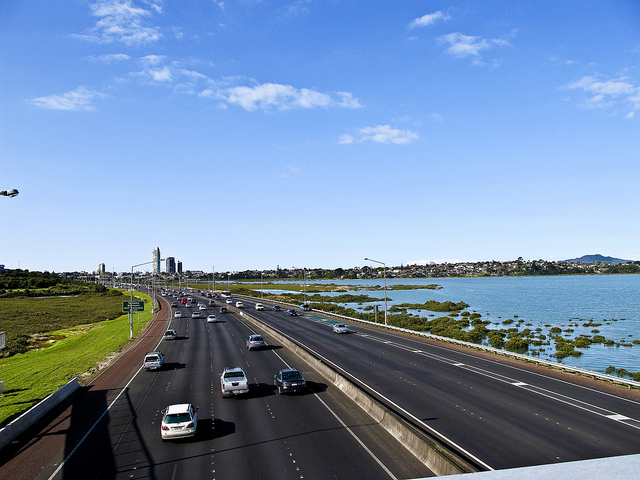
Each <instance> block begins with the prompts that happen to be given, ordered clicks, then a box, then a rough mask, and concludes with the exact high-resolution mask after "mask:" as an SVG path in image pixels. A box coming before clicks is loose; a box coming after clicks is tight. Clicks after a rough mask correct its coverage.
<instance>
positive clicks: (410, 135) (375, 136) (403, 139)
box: [338, 125, 419, 145]
mask: <svg viewBox="0 0 640 480" xmlns="http://www.w3.org/2000/svg"><path fill="white" fill-rule="evenodd" d="M356 131H357V132H358V135H356V136H353V135H349V134H345V135H342V136H340V138H339V140H338V143H339V144H340V145H349V144H352V143H356V142H357V143H362V142H374V143H394V144H396V145H406V144H408V143H411V142H413V141H415V140H418V139H419V137H418V134H417V133H415V132H412V131H411V130H400V129H398V128H392V127H391V125H377V126H375V127H363V128H359V129H357V130H356Z"/></svg>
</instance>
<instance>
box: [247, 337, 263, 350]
mask: <svg viewBox="0 0 640 480" xmlns="http://www.w3.org/2000/svg"><path fill="white" fill-rule="evenodd" d="M246 345H247V350H258V349H260V348H264V347H265V346H266V344H265V343H264V339H263V338H262V335H249V338H247V341H246Z"/></svg>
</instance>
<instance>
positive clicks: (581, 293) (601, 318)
mask: <svg viewBox="0 0 640 480" xmlns="http://www.w3.org/2000/svg"><path fill="white" fill-rule="evenodd" d="M308 283H311V282H308ZM313 283H325V282H319V281H314V282H313ZM326 283H335V284H341V285H358V286H364V287H366V286H375V285H379V286H381V287H382V285H383V281H382V280H381V279H376V280H329V281H327V282H326ZM429 284H437V285H440V286H442V287H443V288H442V289H440V290H387V296H388V307H391V306H392V305H394V304H397V303H424V302H426V301H427V300H437V301H439V302H444V301H446V300H450V301H452V302H460V301H462V302H465V303H467V304H469V308H468V309H467V310H468V311H470V312H478V313H480V314H481V315H482V319H483V320H488V321H490V322H492V324H491V325H489V328H492V329H500V328H504V329H506V328H511V327H516V326H517V327H518V328H519V330H523V329H525V328H529V329H531V330H535V329H536V328H541V329H542V331H541V332H539V333H542V334H544V335H548V334H549V329H550V328H552V327H560V328H561V329H562V330H563V336H565V337H566V338H575V337H577V336H579V335H580V334H586V335H589V336H593V335H594V334H596V333H595V332H593V330H598V331H599V332H598V333H597V334H598V335H603V336H604V337H606V338H607V339H610V340H614V341H615V342H617V343H619V342H621V341H623V343H626V344H631V342H632V341H633V340H640V275H602V276H599V275H588V276H551V277H481V278H425V279H409V278H405V279H388V280H387V286H391V285H429ZM341 293H345V292H341ZM347 293H358V294H363V293H364V294H368V295H370V296H372V297H376V298H382V299H383V298H384V292H383V291H382V290H371V291H368V290H366V289H365V290H364V291H363V290H357V291H351V292H347ZM374 304H378V305H380V308H381V310H382V309H383V308H384V300H381V301H379V302H374V303H365V304H361V305H356V304H349V305H345V306H348V307H351V308H356V309H362V308H364V307H366V306H367V305H374ZM413 313H416V312H413ZM433 313H434V312H429V311H427V310H422V311H420V312H419V314H420V315H422V316H426V317H429V316H430V315H431V314H433ZM435 315H437V316H440V315H444V314H442V313H435ZM508 319H513V320H514V322H513V323H512V324H510V325H504V324H503V323H502V322H504V321H505V320H508ZM520 320H523V321H524V322H523V323H520V324H518V322H519V321H520ZM589 321H592V323H599V324H601V325H599V326H593V325H589V326H583V324H585V323H587V322H589ZM567 329H573V330H574V331H573V332H570V333H568V332H565V330H567ZM531 348H532V349H537V348H538V347H531ZM542 348H545V349H546V351H545V352H541V354H540V358H545V359H548V360H552V361H555V359H554V358H552V357H550V354H552V353H554V352H555V347H554V346H553V342H552V344H551V345H546V346H543V347H542ZM578 350H579V351H581V352H582V356H580V357H566V358H564V359H563V360H562V363H564V364H566V365H572V366H577V367H581V368H586V369H589V370H595V371H598V372H604V370H605V369H606V368H607V367H608V366H614V367H616V368H624V369H626V370H628V371H630V372H638V371H640V345H633V346H611V347H607V346H604V345H598V344H595V345H591V346H590V347H589V348H587V349H578Z"/></svg>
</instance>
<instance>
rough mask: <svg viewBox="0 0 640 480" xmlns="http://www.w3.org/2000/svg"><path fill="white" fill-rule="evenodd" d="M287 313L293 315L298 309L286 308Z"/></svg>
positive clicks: (296, 313)
mask: <svg viewBox="0 0 640 480" xmlns="http://www.w3.org/2000/svg"><path fill="white" fill-rule="evenodd" d="M287 315H289V316H290V317H295V316H296V315H298V311H297V310H296V309H295V308H290V309H288V310H287Z"/></svg>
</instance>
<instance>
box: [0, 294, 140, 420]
mask: <svg viewBox="0 0 640 480" xmlns="http://www.w3.org/2000/svg"><path fill="white" fill-rule="evenodd" d="M136 296H137V297H140V298H141V299H143V300H146V301H147V306H150V305H151V298H150V297H148V296H147V295H143V294H140V293H136ZM151 319H152V314H151V308H147V309H146V310H145V311H144V312H141V313H140V317H139V320H138V314H134V335H136V336H137V335H138V333H139V332H140V331H141V330H142V329H143V328H144V327H145V326H146V324H147V323H148V322H149V321H150V320H151ZM47 333H48V334H49V335H51V336H52V337H53V338H61V337H64V338H61V339H60V340H53V341H52V342H51V346H49V347H48V348H43V349H40V350H33V351H29V352H27V353H21V354H18V355H14V356H12V357H8V358H3V359H0V379H2V381H3V382H4V387H5V393H4V394H3V395H2V396H0V427H1V426H3V425H6V424H7V423H8V422H10V421H11V420H12V419H14V418H16V417H18V416H19V415H20V414H22V413H23V412H25V411H26V410H28V409H29V408H31V407H32V406H33V405H35V404H37V403H38V402H39V401H41V400H42V399H43V398H45V397H47V396H48V395H50V394H51V393H53V392H55V391H56V390H57V389H58V388H60V387H61V386H62V385H64V384H65V383H67V382H68V381H69V380H71V379H72V378H73V377H75V376H80V377H81V378H82V377H85V378H86V377H88V376H90V375H91V374H92V373H94V372H96V371H97V370H98V368H99V364H100V362H103V361H104V360H105V359H106V358H107V357H109V356H110V355H111V354H112V353H113V352H118V351H120V350H121V349H122V348H123V347H124V346H125V345H126V344H127V343H128V342H129V322H128V317H127V315H122V316H120V317H118V318H116V319H113V320H107V321H102V322H98V323H92V324H87V325H77V326H74V327H71V328H67V329H63V330H58V331H53V332H47Z"/></svg>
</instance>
